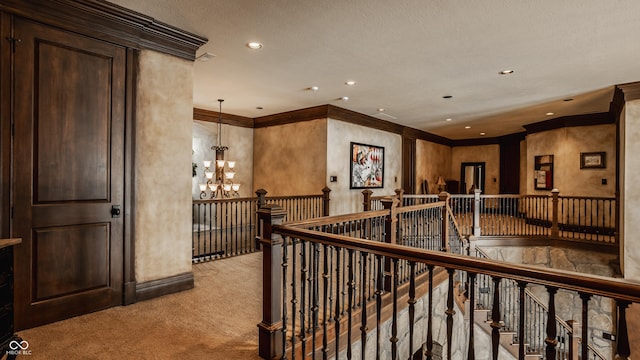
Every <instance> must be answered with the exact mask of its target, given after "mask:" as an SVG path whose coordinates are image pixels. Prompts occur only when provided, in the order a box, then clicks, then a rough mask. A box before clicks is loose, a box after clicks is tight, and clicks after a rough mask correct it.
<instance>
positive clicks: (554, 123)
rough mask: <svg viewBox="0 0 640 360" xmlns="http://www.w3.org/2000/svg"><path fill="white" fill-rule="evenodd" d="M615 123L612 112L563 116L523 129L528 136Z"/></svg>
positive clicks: (528, 125)
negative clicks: (568, 128)
mask: <svg viewBox="0 0 640 360" xmlns="http://www.w3.org/2000/svg"><path fill="white" fill-rule="evenodd" d="M615 122H616V120H615V117H614V116H613V115H612V114H611V113H610V112H601V113H593V114H583V115H572V116H562V117H559V118H555V119H551V120H546V121H540V122H537V123H532V124H527V125H524V126H523V127H524V128H525V129H526V130H527V135H528V134H534V133H537V132H542V131H549V130H554V129H561V128H565V127H576V126H591V125H603V124H615Z"/></svg>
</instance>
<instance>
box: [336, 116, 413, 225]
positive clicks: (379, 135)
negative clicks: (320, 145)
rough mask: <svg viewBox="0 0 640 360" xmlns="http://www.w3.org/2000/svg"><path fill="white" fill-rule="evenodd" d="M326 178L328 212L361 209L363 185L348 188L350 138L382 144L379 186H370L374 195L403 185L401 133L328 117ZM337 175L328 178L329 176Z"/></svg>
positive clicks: (353, 140) (385, 192) (392, 191)
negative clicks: (334, 177)
mask: <svg viewBox="0 0 640 360" xmlns="http://www.w3.org/2000/svg"><path fill="white" fill-rule="evenodd" d="M327 134H328V135H327V138H328V139H329V140H328V143H327V148H326V152H325V154H326V159H327V173H326V175H325V179H326V182H327V184H328V186H329V187H330V188H331V206H330V211H331V215H339V214H348V213H353V212H359V211H362V191H363V189H349V179H350V178H349V171H350V159H351V154H350V152H351V148H350V143H351V142H358V143H364V144H369V145H376V146H382V147H384V180H383V183H384V184H383V185H384V188H382V189H371V190H372V191H373V194H374V196H377V195H390V194H394V193H395V189H398V188H400V187H401V186H402V137H401V136H400V135H398V134H392V133H389V132H386V131H381V130H376V129H372V128H369V127H364V126H360V125H354V124H350V123H347V122H344V121H339V120H333V119H329V120H328V126H327ZM332 175H335V176H337V177H338V181H337V182H332V183H330V182H329V176H332Z"/></svg>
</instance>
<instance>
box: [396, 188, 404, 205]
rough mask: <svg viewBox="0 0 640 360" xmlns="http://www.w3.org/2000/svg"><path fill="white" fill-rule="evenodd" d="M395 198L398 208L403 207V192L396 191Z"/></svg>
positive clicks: (401, 190) (400, 190)
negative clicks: (396, 198)
mask: <svg viewBox="0 0 640 360" xmlns="http://www.w3.org/2000/svg"><path fill="white" fill-rule="evenodd" d="M396 196H397V197H398V206H404V190H403V189H396Z"/></svg>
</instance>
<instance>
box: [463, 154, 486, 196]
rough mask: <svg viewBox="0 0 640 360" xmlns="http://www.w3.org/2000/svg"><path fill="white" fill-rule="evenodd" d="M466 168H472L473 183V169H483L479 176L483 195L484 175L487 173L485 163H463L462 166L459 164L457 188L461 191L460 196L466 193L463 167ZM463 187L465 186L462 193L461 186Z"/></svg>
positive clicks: (484, 188) (484, 189) (484, 187)
mask: <svg viewBox="0 0 640 360" xmlns="http://www.w3.org/2000/svg"><path fill="white" fill-rule="evenodd" d="M467 166H473V167H474V174H473V177H474V181H475V168H476V166H481V167H482V169H484V171H483V172H482V174H480V182H481V183H482V188H481V190H482V192H483V193H485V192H486V191H487V189H486V186H487V184H486V181H485V179H486V177H485V175H486V173H487V163H486V162H484V161H483V162H463V163H462V164H460V185H459V188H460V190H461V191H460V193H462V194H466V193H467V189H466V182H465V175H466V174H465V172H466V171H465V167H467ZM463 185H465V187H464V192H463V191H462V186H463Z"/></svg>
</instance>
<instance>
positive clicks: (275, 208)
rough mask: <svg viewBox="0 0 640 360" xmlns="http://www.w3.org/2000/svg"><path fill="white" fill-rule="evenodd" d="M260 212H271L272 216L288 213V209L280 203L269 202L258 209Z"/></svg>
mask: <svg viewBox="0 0 640 360" xmlns="http://www.w3.org/2000/svg"><path fill="white" fill-rule="evenodd" d="M258 214H271V215H272V216H274V215H275V216H277V215H286V214H287V211H286V210H285V209H284V208H283V207H282V206H280V205H278V204H267V205H265V206H263V207H261V208H260V209H258Z"/></svg>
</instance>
